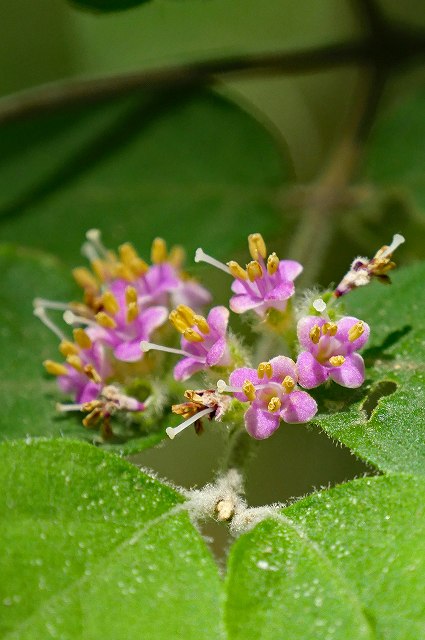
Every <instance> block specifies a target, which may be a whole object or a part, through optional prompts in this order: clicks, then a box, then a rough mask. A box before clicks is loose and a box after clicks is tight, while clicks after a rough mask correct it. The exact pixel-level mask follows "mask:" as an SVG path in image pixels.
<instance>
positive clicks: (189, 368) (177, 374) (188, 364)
mask: <svg viewBox="0 0 425 640" xmlns="http://www.w3.org/2000/svg"><path fill="white" fill-rule="evenodd" d="M204 367H205V365H204V364H202V362H199V360H193V358H183V360H180V362H178V363H177V364H176V366H175V367H174V372H173V374H174V378H175V379H176V380H179V381H184V380H187V379H188V378H190V376H193V374H194V373H197V372H198V371H201V370H202V369H204Z"/></svg>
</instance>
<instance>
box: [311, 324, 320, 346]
mask: <svg viewBox="0 0 425 640" xmlns="http://www.w3.org/2000/svg"><path fill="white" fill-rule="evenodd" d="M310 338H311V341H312V342H313V343H314V344H318V342H319V340H320V327H319V325H317V324H315V325H314V327H313V328H312V329H311V330H310Z"/></svg>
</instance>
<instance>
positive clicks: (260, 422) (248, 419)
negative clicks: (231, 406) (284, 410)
mask: <svg viewBox="0 0 425 640" xmlns="http://www.w3.org/2000/svg"><path fill="white" fill-rule="evenodd" d="M279 423H280V415H279V413H278V412H276V413H271V412H270V411H265V410H264V409H262V408H261V406H259V405H257V404H256V403H255V402H254V403H253V404H252V405H251V406H250V407H249V409H248V411H247V412H246V413H245V427H246V430H247V431H248V433H249V435H250V436H252V437H253V438H255V439H256V440H264V438H268V437H269V436H271V435H272V433H274V432H275V431H276V429H277V428H278V426H279Z"/></svg>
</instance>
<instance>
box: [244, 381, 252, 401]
mask: <svg viewBox="0 0 425 640" xmlns="http://www.w3.org/2000/svg"><path fill="white" fill-rule="evenodd" d="M242 391H243V392H244V394H245V395H246V397H247V398H248V400H249V401H250V402H254V400H255V387H254V385H253V384H252V382H251V381H250V380H245V382H244V383H243V385H242Z"/></svg>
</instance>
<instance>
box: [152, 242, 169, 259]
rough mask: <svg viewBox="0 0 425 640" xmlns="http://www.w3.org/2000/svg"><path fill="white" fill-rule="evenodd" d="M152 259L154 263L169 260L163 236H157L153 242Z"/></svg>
mask: <svg viewBox="0 0 425 640" xmlns="http://www.w3.org/2000/svg"><path fill="white" fill-rule="evenodd" d="M151 260H152V262H153V263H154V264H161V262H165V261H166V260H167V245H166V243H165V240H163V239H162V238H155V240H154V241H153V242H152V249H151Z"/></svg>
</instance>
